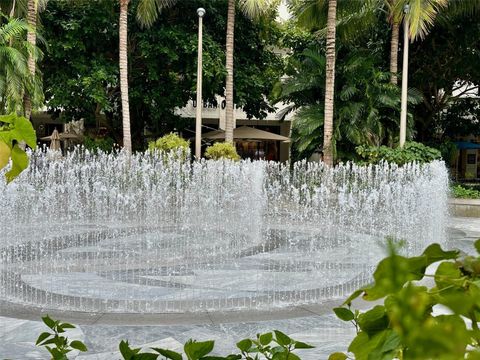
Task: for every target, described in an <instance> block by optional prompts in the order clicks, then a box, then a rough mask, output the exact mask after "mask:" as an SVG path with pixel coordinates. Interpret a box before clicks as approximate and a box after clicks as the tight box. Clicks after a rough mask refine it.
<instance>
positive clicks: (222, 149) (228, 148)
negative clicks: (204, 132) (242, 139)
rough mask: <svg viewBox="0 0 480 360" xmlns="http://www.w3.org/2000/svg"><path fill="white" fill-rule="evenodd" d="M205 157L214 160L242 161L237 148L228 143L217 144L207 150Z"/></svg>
mask: <svg viewBox="0 0 480 360" xmlns="http://www.w3.org/2000/svg"><path fill="white" fill-rule="evenodd" d="M205 157H206V158H207V159H212V160H219V159H230V160H234V161H237V160H240V156H239V155H238V154H237V150H236V149H235V146H233V144H231V143H228V142H223V143H215V144H213V145H212V146H209V147H207V150H205Z"/></svg>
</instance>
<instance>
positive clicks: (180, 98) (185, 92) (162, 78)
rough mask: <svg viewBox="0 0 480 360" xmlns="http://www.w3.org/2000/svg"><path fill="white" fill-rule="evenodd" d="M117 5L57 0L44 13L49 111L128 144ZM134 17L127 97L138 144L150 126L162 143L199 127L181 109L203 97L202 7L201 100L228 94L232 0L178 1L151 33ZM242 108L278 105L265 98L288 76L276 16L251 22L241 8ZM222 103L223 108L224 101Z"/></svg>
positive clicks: (252, 112) (261, 111)
mask: <svg viewBox="0 0 480 360" xmlns="http://www.w3.org/2000/svg"><path fill="white" fill-rule="evenodd" d="M117 6H118V4H116V3H115V2H114V1H101V2H96V1H81V2H77V1H50V2H49V3H48V6H47V8H46V10H45V11H44V12H43V13H42V22H43V32H44V37H45V38H46V39H47V40H48V49H46V57H45V61H44V63H43V64H42V68H43V71H44V79H45V89H46V99H47V100H48V101H47V103H48V110H49V111H50V112H52V113H54V114H59V113H60V112H62V114H63V115H65V117H66V118H69V119H70V118H73V119H80V118H84V119H85V121H86V126H87V127H89V126H90V127H91V126H93V125H94V124H96V123H97V122H103V123H102V124H101V125H102V126H105V127H107V128H108V129H109V131H110V132H111V133H113V134H114V135H115V136H114V137H115V138H116V139H120V138H121V132H120V130H121V111H120V110H121V107H120V93H119V74H118V27H117V26H112V24H117V22H118V8H117ZM137 6H138V1H137V0H133V1H131V6H130V18H129V22H128V24H129V28H128V33H129V65H130V70H129V96H130V115H131V122H132V138H133V142H134V145H135V144H136V148H140V147H143V144H144V141H143V140H144V139H143V137H144V130H145V128H147V129H148V130H149V131H150V132H151V133H153V134H154V136H155V137H157V136H161V135H163V134H165V133H168V132H170V131H182V130H183V129H184V128H185V127H186V126H191V125H192V122H191V119H184V120H182V119H180V118H179V116H178V115H175V113H174V109H175V108H177V107H182V106H184V105H185V104H186V103H187V102H188V100H190V99H195V96H196V67H197V29H198V28H197V26H198V25H197V24H198V16H197V12H196V10H197V8H198V7H204V8H205V9H206V16H205V19H204V38H203V45H204V50H203V55H204V57H203V97H204V99H205V101H208V102H209V103H213V104H215V102H216V100H215V95H216V94H220V95H221V94H223V93H224V85H225V76H226V71H225V24H226V17H227V2H226V0H218V1H209V0H198V1H177V2H176V4H175V6H172V7H170V8H168V9H163V10H162V12H161V13H160V14H159V18H158V21H156V22H155V23H154V24H152V26H151V27H150V28H149V29H144V28H142V27H141V26H139V25H138V22H137V21H135V18H134V17H135V15H136V12H137ZM235 28H236V30H235V31H236V33H235V59H234V62H235V69H236V70H235V73H234V81H235V99H234V100H235V103H236V104H237V105H238V106H242V107H243V108H244V109H245V111H246V112H247V114H248V116H250V117H253V116H255V117H264V116H266V114H267V111H270V110H272V107H271V106H270V104H269V103H268V101H266V99H265V96H264V95H265V94H268V93H269V92H270V89H271V88H272V86H273V84H274V83H275V82H276V80H277V79H278V78H279V77H280V76H281V75H282V73H283V63H282V61H281V59H280V57H279V56H277V55H276V54H275V53H274V52H273V51H272V49H273V48H274V46H275V44H276V42H277V34H278V30H277V25H276V22H275V21H274V16H271V17H267V18H265V19H262V21H259V22H253V21H251V20H250V19H248V18H246V17H245V16H244V15H243V14H242V13H241V12H238V14H237V16H236V22H235ZM219 105H220V104H219Z"/></svg>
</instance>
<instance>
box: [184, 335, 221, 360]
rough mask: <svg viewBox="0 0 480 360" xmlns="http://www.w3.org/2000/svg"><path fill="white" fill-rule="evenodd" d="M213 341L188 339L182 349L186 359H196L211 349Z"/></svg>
mask: <svg viewBox="0 0 480 360" xmlns="http://www.w3.org/2000/svg"><path fill="white" fill-rule="evenodd" d="M214 344H215V343H214V341H212V340H210V341H199V342H196V341H193V340H189V341H188V342H187V343H186V344H185V346H184V348H183V350H184V351H185V355H187V358H188V360H198V359H200V358H202V357H204V356H205V355H207V354H208V353H210V352H211V351H212V350H213V346H214Z"/></svg>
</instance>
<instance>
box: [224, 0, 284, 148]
mask: <svg viewBox="0 0 480 360" xmlns="http://www.w3.org/2000/svg"><path fill="white" fill-rule="evenodd" d="M279 3H280V2H279V1H278V0H238V5H239V6H240V9H241V10H242V11H243V13H244V14H245V15H247V16H248V17H252V18H255V17H258V16H259V15H260V14H262V13H264V12H266V11H268V10H270V9H272V7H274V6H277V5H278V4H279ZM236 5H237V1H236V0H228V9H227V41H226V47H225V52H226V54H225V55H226V70H227V79H226V82H225V102H226V107H225V111H226V114H225V141H226V142H233V121H234V113H233V105H234V104H233V53H234V43H235V40H234V39H235V10H236V9H235V7H236Z"/></svg>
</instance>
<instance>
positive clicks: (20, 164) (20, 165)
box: [5, 144, 28, 183]
mask: <svg viewBox="0 0 480 360" xmlns="http://www.w3.org/2000/svg"><path fill="white" fill-rule="evenodd" d="M27 167H28V156H27V154H26V153H25V151H23V150H22V149H20V147H19V146H18V145H17V144H15V146H14V147H13V149H12V168H11V169H10V170H9V171H8V172H7V173H6V174H5V177H6V178H7V183H9V182H11V181H12V180H13V179H15V178H16V177H17V176H18V175H20V173H21V172H22V171H23V170H25V169H26V168H27Z"/></svg>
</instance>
